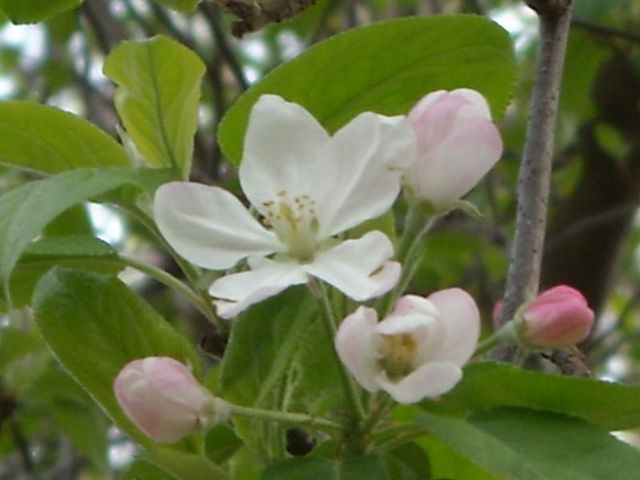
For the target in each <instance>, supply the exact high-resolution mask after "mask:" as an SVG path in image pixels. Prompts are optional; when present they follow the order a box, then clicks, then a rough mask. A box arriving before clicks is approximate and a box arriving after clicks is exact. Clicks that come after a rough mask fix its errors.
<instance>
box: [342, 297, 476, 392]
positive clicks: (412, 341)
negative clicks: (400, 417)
mask: <svg viewBox="0 0 640 480" xmlns="http://www.w3.org/2000/svg"><path fill="white" fill-rule="evenodd" d="M479 335H480V313H479V312H478V308H477V306H476V303H475V301H474V300H473V298H472V297H471V296H470V295H469V294H468V293H466V292H465V291H464V290H460V289H458V288H450V289H447V290H441V291H438V292H435V293H433V294H431V295H429V296H428V297H427V298H423V297H419V296H415V295H406V296H404V297H402V298H401V299H400V300H398V302H397V303H396V305H395V308H394V310H393V311H392V312H391V314H390V315H389V316H387V317H386V318H385V319H384V320H382V321H381V322H378V316H377V314H376V311H375V310H373V309H372V308H366V307H359V308H358V309H357V310H356V311H355V312H354V313H352V314H351V315H349V316H348V317H346V318H345V319H344V320H343V322H342V324H341V325H340V328H339V329H338V333H337V335H336V339H335V345H336V350H337V352H338V355H339V357H340V359H341V360H342V362H343V363H344V364H345V365H346V367H347V369H348V370H349V371H350V372H351V374H352V375H353V376H354V377H355V379H356V380H357V381H358V383H360V385H362V387H363V388H365V389H366V390H368V391H370V392H375V391H377V390H380V389H382V390H384V391H386V392H387V393H389V395H391V396H392V397H393V398H394V399H395V400H396V401H398V402H400V403H414V402H418V401H420V400H421V399H423V398H425V397H434V396H437V395H441V394H443V393H445V392H447V391H449V390H450V389H452V388H453V387H454V386H455V384H456V383H458V381H459V380H460V379H461V378H462V369H461V367H462V366H463V365H464V364H465V363H466V362H467V361H468V360H469V359H470V358H471V356H472V355H473V352H474V351H475V348H476V344H477V343H478V337H479Z"/></svg>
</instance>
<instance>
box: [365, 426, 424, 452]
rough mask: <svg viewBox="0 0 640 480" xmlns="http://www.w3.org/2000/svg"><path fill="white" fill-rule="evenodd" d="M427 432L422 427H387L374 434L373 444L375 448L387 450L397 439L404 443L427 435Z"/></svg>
mask: <svg viewBox="0 0 640 480" xmlns="http://www.w3.org/2000/svg"><path fill="white" fill-rule="evenodd" d="M427 433H428V432H427V431H426V430H425V429H424V427H422V426H418V425H413V424H406V423H403V424H400V425H397V424H396V425H389V426H387V427H384V428H381V429H379V430H376V431H375V432H374V436H373V442H374V444H375V445H376V448H388V445H389V444H390V443H394V444H395V442H396V440H398V439H405V440H403V443H404V442H407V441H409V440H406V439H407V438H409V439H414V438H420V437H422V436H424V435H427Z"/></svg>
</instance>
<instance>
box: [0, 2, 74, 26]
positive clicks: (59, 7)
mask: <svg viewBox="0 0 640 480" xmlns="http://www.w3.org/2000/svg"><path fill="white" fill-rule="evenodd" d="M82 2H83V0H0V9H1V10H2V11H3V12H4V13H5V14H6V15H7V16H8V17H9V18H10V19H11V21H12V22H13V23H35V22H39V21H41V20H45V19H47V18H49V17H52V16H54V15H56V14H58V13H61V12H64V11H65V10H71V9H72V8H76V7H77V6H79V5H81V4H82Z"/></svg>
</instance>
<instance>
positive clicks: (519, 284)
mask: <svg viewBox="0 0 640 480" xmlns="http://www.w3.org/2000/svg"><path fill="white" fill-rule="evenodd" d="M527 4H528V5H529V6H531V7H532V8H533V9H534V10H535V11H536V12H537V13H538V16H539V18H540V47H539V52H538V64H537V67H536V78H535V83H534V90H533V98H532V100H531V111H530V114H529V124H528V127H527V136H526V142H525V147H524V152H523V158H522V164H521V167H520V172H519V177H518V213H517V221H516V234H515V239H514V244H513V247H512V251H511V262H510V266H509V273H508V276H507V286H506V293H505V308H504V312H503V317H502V320H503V321H507V320H509V319H510V318H512V317H513V315H514V313H515V311H516V310H517V309H518V307H519V306H520V305H521V304H523V303H524V302H525V301H526V300H527V299H528V298H530V297H532V296H534V295H535V294H536V292H537V290H538V284H539V280H540V265H541V260H542V252H543V246H544V234H545V227H546V219H547V201H548V197H549V184H550V180H551V164H552V160H553V155H552V152H553V142H554V128H555V120H556V113H557V110H558V97H559V95H560V84H561V80H562V68H563V64H564V57H565V51H566V45H567V38H568V36H569V27H570V23H571V1H570V0H527Z"/></svg>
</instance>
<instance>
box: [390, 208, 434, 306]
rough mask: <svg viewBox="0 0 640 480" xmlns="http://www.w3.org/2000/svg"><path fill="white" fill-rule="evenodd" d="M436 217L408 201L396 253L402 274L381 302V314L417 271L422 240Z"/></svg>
mask: <svg viewBox="0 0 640 480" xmlns="http://www.w3.org/2000/svg"><path fill="white" fill-rule="evenodd" d="M437 218H438V216H429V217H427V216H426V215H425V214H424V212H423V211H422V209H421V208H420V205H419V204H417V203H415V202H411V203H409V211H408V212H407V217H406V219H405V227H404V231H403V232H402V237H401V239H400V245H399V247H398V254H397V255H396V257H397V258H398V261H399V262H400V263H402V265H403V270H402V276H401V277H400V281H399V282H398V284H397V285H396V286H395V288H394V289H393V290H392V291H391V294H389V295H387V296H386V297H385V299H384V300H383V302H382V307H383V308H381V309H380V310H379V311H381V312H383V316H386V315H387V314H388V313H389V312H390V311H391V309H392V308H393V305H394V304H395V302H396V301H397V300H398V298H399V297H400V295H402V294H403V293H405V291H406V290H407V287H408V286H409V284H410V283H411V280H413V277H414V276H415V274H416V272H417V271H418V268H419V267H420V263H421V260H422V255H423V252H422V251H421V250H422V248H421V247H422V242H423V240H424V237H425V236H426V234H427V233H428V232H429V230H430V229H431V227H432V226H433V224H434V222H435V220H436V219H437Z"/></svg>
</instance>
